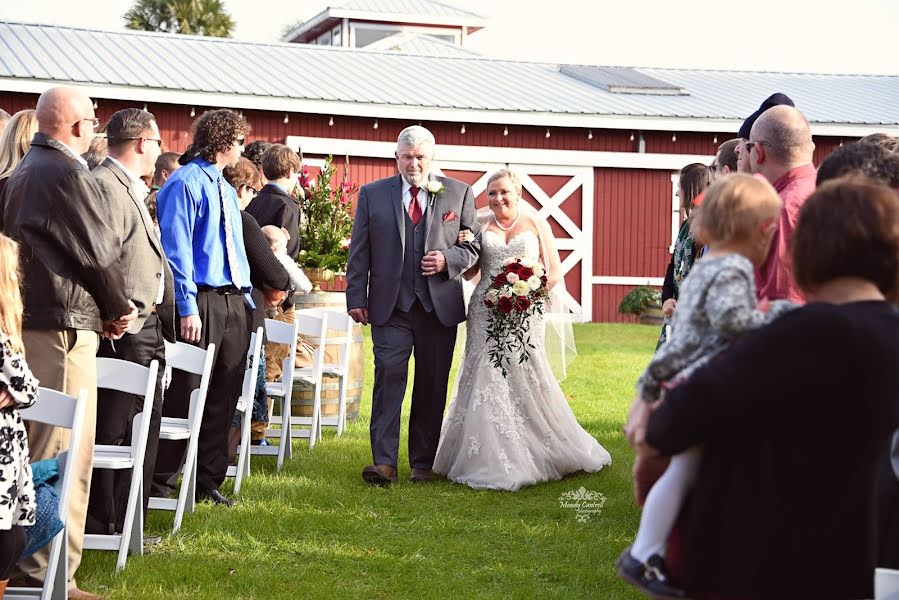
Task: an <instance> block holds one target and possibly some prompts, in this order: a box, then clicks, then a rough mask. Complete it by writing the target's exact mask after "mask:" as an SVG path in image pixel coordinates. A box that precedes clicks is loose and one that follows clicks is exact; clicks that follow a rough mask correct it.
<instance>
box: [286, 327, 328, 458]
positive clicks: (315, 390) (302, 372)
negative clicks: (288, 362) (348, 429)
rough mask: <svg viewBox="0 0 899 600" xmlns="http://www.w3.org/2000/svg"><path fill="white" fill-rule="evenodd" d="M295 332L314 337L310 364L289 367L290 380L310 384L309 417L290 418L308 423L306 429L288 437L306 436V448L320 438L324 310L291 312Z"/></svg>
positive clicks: (299, 423) (324, 336)
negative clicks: (307, 441) (294, 323)
mask: <svg viewBox="0 0 899 600" xmlns="http://www.w3.org/2000/svg"><path fill="white" fill-rule="evenodd" d="M294 319H296V325H297V332H298V333H300V334H302V335H305V336H307V337H310V338H312V339H314V340H318V345H317V346H315V351H314V352H313V353H312V365H311V366H308V367H300V368H294V369H293V381H303V382H306V383H308V384H309V385H311V386H312V416H311V417H291V425H292V426H293V425H308V426H309V429H293V427H292V426H291V431H290V434H291V437H299V438H305V437H308V438H309V447H310V448H314V447H315V442H316V441H318V440H320V439H322V419H321V412H322V372H323V369H324V365H325V344H326V343H327V332H328V313H327V311H324V312H323V311H316V310H315V309H311V310H309V311H306V310H298V311H297V312H296V314H295V315H294Z"/></svg>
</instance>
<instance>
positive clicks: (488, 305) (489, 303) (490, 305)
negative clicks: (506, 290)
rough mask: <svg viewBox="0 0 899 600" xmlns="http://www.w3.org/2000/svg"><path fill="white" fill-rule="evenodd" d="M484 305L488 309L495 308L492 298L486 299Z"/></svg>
mask: <svg viewBox="0 0 899 600" xmlns="http://www.w3.org/2000/svg"><path fill="white" fill-rule="evenodd" d="M484 305H485V306H486V307H487V308H493V301H492V300H490V298H484Z"/></svg>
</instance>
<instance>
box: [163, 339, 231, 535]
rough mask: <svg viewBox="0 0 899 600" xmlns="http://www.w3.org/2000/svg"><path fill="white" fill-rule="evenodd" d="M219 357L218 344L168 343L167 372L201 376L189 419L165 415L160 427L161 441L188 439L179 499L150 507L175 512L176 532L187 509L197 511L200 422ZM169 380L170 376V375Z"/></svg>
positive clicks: (166, 347) (191, 396)
mask: <svg viewBox="0 0 899 600" xmlns="http://www.w3.org/2000/svg"><path fill="white" fill-rule="evenodd" d="M214 356H215V344H209V346H208V347H207V348H206V349H205V350H203V349H202V348H197V347H196V346H191V345H190V344H185V343H184V342H177V343H174V344H171V343H169V342H166V343H165V362H166V371H167V373H169V374H170V373H171V370H172V369H175V370H178V371H184V372H186V373H193V374H194V375H199V376H200V387H198V388H197V389H195V390H193V391H192V392H191V393H190V407H189V409H188V413H187V418H186V419H181V418H177V417H162V423H161V424H160V428H159V440H160V441H162V440H187V450H186V451H185V453H184V464H183V465H182V467H181V487H180V489H179V490H178V497H177V498H160V497H158V496H153V497H151V498H150V508H151V509H158V510H173V511H175V522H174V525H173V526H172V535H174V534H176V533H178V530H179V529H181V521H182V520H183V519H184V512H185V511H187V512H193V511H194V508H195V505H196V493H197V445H198V442H199V439H200V423H202V421H203V410H204V409H205V407H206V394H208V393H209V380H210V378H211V377H212V361H213V357H214ZM167 379H170V377H168V375H167Z"/></svg>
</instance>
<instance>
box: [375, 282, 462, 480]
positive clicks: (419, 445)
mask: <svg viewBox="0 0 899 600" xmlns="http://www.w3.org/2000/svg"><path fill="white" fill-rule="evenodd" d="M371 339H372V342H373V343H374V353H375V386H374V391H373V393H372V407H371V425H370V433H371V450H372V458H373V459H374V461H375V464H383V465H390V466H394V467H395V466H396V464H397V456H398V454H399V438H400V414H401V413H402V410H403V397H404V396H405V395H406V380H407V379H408V376H409V356H410V355H411V354H412V351H413V348H414V350H415V379H414V383H413V387H412V412H411V414H410V415H409V464H410V465H412V468H413V469H430V468H431V467H432V466H433V465H434V456H435V455H436V454H437V444H438V443H439V442H440V426H441V424H442V421H443V409H444V408H445V406H446V390H447V380H448V379H449V371H450V365H451V364H452V360H453V347H454V346H455V345H456V326H455V325H454V326H452V327H446V326H445V325H443V324H442V323H441V322H440V321H439V320H438V319H437V315H436V314H434V313H433V312H428V311H427V310H425V309H424V307H423V306H422V305H421V302H419V301H418V300H417V299H416V300H415V302H414V303H413V304H412V308H411V310H409V311H403V310H399V309H396V310H394V311H393V314H392V315H391V316H390V319H389V320H388V321H387V323H385V324H384V325H380V326H372V328H371Z"/></svg>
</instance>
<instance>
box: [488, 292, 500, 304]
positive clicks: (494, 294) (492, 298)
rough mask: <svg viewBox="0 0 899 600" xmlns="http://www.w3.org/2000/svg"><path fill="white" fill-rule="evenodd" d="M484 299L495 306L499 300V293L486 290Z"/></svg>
mask: <svg viewBox="0 0 899 600" xmlns="http://www.w3.org/2000/svg"><path fill="white" fill-rule="evenodd" d="M485 298H486V299H487V300H490V301H491V302H493V303H494V304H496V300H497V298H499V292H498V291H497V290H488V291H487V294H486V296H485Z"/></svg>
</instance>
